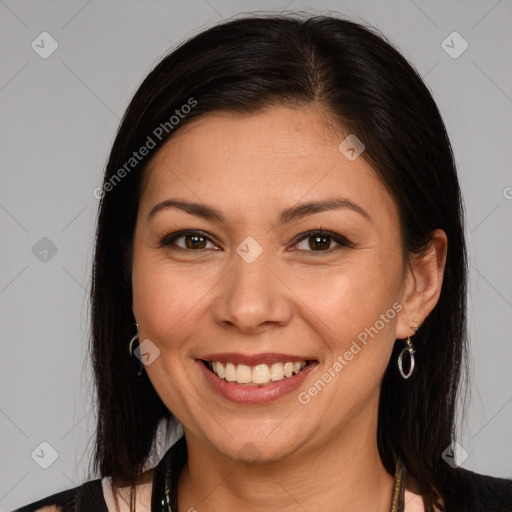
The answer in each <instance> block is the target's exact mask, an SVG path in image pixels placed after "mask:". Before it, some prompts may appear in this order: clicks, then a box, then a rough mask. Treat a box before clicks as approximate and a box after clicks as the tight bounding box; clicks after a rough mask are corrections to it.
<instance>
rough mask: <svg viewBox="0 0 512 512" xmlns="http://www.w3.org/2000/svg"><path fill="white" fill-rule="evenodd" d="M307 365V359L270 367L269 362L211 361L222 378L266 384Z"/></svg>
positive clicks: (242, 382)
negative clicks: (254, 364) (251, 363)
mask: <svg viewBox="0 0 512 512" xmlns="http://www.w3.org/2000/svg"><path fill="white" fill-rule="evenodd" d="M305 366H306V361H302V362H286V363H284V364H283V363H273V364H272V365H271V366H270V368H269V366H268V365H267V364H258V365H256V366H253V367H251V366H247V365H246V364H238V365H235V364H233V363H221V362H220V361H212V362H210V367H211V369H212V370H213V372H214V373H215V374H216V375H218V376H219V377H220V378H221V379H224V380H227V381H228V382H237V383H238V384H260V385H265V384H268V383H269V382H270V381H273V382H277V381H279V380H283V379H286V378H288V377H291V376H292V375H296V374H297V373H299V372H300V371H301V370H302V369H303V368H305Z"/></svg>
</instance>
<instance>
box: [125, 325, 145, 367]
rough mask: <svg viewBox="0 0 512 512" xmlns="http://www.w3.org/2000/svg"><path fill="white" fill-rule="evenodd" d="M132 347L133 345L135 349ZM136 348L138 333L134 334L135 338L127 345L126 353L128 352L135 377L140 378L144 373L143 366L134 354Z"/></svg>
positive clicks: (137, 345)
mask: <svg viewBox="0 0 512 512" xmlns="http://www.w3.org/2000/svg"><path fill="white" fill-rule="evenodd" d="M135 326H136V327H138V324H135ZM134 345H135V347H134ZM138 347H139V333H138V332H137V333H136V334H135V336H134V337H133V338H132V339H131V340H130V343H129V344H128V351H129V352H130V358H131V360H132V363H133V368H134V370H135V374H136V375H137V377H141V376H142V374H143V372H144V364H143V363H142V361H141V360H140V359H139V358H138V357H137V355H136V354H135V353H134V352H135V350H137V348H138ZM139 353H140V350H139Z"/></svg>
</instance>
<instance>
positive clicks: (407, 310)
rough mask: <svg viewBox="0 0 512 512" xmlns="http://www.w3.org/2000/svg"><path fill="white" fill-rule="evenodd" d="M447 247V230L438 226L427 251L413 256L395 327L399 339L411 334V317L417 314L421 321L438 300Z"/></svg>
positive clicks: (415, 316)
mask: <svg viewBox="0 0 512 512" xmlns="http://www.w3.org/2000/svg"><path fill="white" fill-rule="evenodd" d="M447 248H448V238H447V236H446V233H445V232H444V231H443V230H442V229H436V230H434V231H433V232H432V237H431V240H430V242H429V244H428V247H427V249H426V251H425V252H424V253H422V254H421V255H412V256H411V259H410V261H409V264H408V268H407V274H406V277H405V280H404V286H403V287H402V298H401V304H402V310H401V311H400V314H399V316H398V322H397V324H396V329H395V337H396V338H397V339H405V338H407V337H408V336H412V335H413V334H414V329H413V326H412V324H411V321H412V319H413V318H416V319H417V320H418V325H421V324H422V323H423V321H424V319H425V318H427V316H428V315H429V314H430V312H431V311H432V310H433V309H434V307H435V305H436V304H437V301H438V300H439V296H440V295H441V289H442V285H443V276H444V269H445V265H446V255H447Z"/></svg>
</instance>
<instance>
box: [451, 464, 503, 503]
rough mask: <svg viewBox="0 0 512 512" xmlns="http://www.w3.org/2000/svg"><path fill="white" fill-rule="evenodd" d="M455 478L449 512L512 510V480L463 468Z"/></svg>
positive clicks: (455, 474)
mask: <svg viewBox="0 0 512 512" xmlns="http://www.w3.org/2000/svg"><path fill="white" fill-rule="evenodd" d="M454 477H455V478H454V479H453V482H452V483H451V484H450V485H451V489H450V491H451V492H450V494H451V497H450V498H448V497H447V498H448V499H447V500H446V504H447V506H448V507H447V508H448V510H468V511H469V510H470V511H471V512H476V511H480V510H482V511H485V512H491V511H492V512H509V511H511V510H512V479H508V478H500V477H494V476H489V475H483V474H480V473H475V472H473V471H470V470H468V469H465V468H462V467H459V468H457V469H456V470H455V471H454ZM450 505H451V507H450ZM452 507H454V508H452Z"/></svg>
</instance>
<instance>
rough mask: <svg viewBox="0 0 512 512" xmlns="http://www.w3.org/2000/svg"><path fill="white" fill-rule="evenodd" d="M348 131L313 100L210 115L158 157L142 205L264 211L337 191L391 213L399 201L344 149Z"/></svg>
mask: <svg viewBox="0 0 512 512" xmlns="http://www.w3.org/2000/svg"><path fill="white" fill-rule="evenodd" d="M346 136H347V134H346V133H344V131H343V130H342V129H341V127H338V126H336V125H335V124H334V123H333V122H332V121H330V119H329V118H328V117H327V116H326V115H324V114H323V113H322V111H321V110H320V109H319V108H318V107H316V106H314V105H312V106H307V107H300V108H289V107H272V108H268V109H266V110H263V111H260V112H257V113H255V114H251V115H248V114H244V115H240V114H232V113H213V114H207V115H204V116H202V117H200V118H197V119H195V120H193V121H191V122H190V123H189V124H187V125H185V126H184V127H183V128H182V129H180V131H178V132H177V133H176V134H175V135H174V136H173V137H172V138H171V139H170V140H169V141H168V142H167V143H166V144H165V146H164V147H163V148H161V149H160V150H159V152H158V154H157V155H156V156H155V157H154V159H153V161H152V162H151V165H150V168H149V169H148V171H149V172H148V174H147V176H146V186H145V188H144V192H143V197H142V198H141V207H144V208H150V207H151V204H154V203H156V202H158V201H163V200H165V199H167V197H168V196H169V195H172V196H173V197H182V198H183V199H190V200H195V201H197V200H200V201H204V202H206V203H216V204H218V205H221V206H225V207H226V208H229V207H230V205H231V207H235V208H244V207H245V208H252V209H258V208H259V209H262V208H263V209H265V208H266V207H268V206H270V204H273V203H275V202H279V203H280V204H283V203H286V204H287V205H289V204H293V203H296V202H298V201H300V200H301V198H304V200H315V199H320V198H323V197H325V196H326V195H333V193H334V192H337V193H339V194H341V195H344V196H347V197H349V198H350V199H352V200H354V201H358V202H359V203H360V204H361V206H363V208H365V209H366V208H368V209H371V208H373V209H374V210H375V209H376V208H377V210H379V209H380V210H381V211H380V212H378V213H379V214H382V213H384V212H389V211H390V209H391V210H392V209H393V204H392V199H391V197H390V196H389V194H388V193H387V191H386V189H385V187H384V186H383V185H382V183H381V182H380V180H379V179H378V177H377V175H376V173H375V171H374V170H373V169H372V167H371V166H370V165H369V164H368V163H367V162H366V161H365V160H364V158H362V157H359V158H357V159H356V160H354V161H351V160H349V159H348V158H347V157H346V156H344V154H343V153H342V152H341V151H340V150H339V147H338V146H339V145H340V143H341V142H342V141H343V140H344V139H345V137H346Z"/></svg>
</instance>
